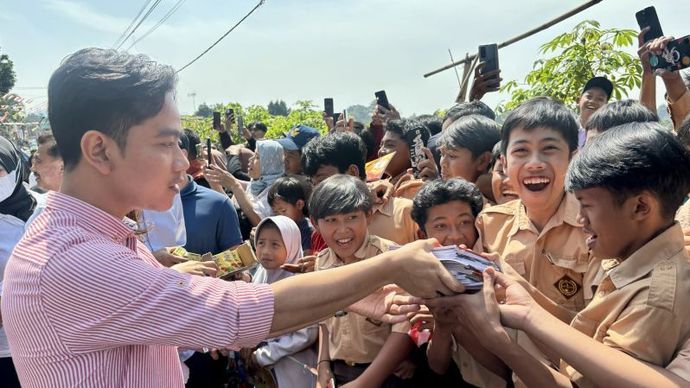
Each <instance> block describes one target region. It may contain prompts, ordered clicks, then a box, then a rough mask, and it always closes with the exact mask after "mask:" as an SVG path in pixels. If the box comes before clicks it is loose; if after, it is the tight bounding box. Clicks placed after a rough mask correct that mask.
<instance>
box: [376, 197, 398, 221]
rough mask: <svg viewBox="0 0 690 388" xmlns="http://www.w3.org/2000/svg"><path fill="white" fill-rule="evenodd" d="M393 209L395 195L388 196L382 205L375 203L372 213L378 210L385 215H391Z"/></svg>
mask: <svg viewBox="0 0 690 388" xmlns="http://www.w3.org/2000/svg"><path fill="white" fill-rule="evenodd" d="M394 209H395V197H390V198H388V201H386V203H384V204H382V205H376V206H374V208H373V211H372V215H373V214H374V213H376V212H379V213H381V214H383V215H385V216H386V217H392V216H393V210H394Z"/></svg>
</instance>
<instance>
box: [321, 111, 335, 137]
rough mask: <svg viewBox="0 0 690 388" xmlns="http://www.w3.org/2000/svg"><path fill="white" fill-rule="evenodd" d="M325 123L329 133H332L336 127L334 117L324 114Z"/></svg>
mask: <svg viewBox="0 0 690 388" xmlns="http://www.w3.org/2000/svg"><path fill="white" fill-rule="evenodd" d="M323 122H324V123H326V128H328V132H330V131H332V130H333V127H335V123H334V122H333V116H330V115H328V114H326V112H323Z"/></svg>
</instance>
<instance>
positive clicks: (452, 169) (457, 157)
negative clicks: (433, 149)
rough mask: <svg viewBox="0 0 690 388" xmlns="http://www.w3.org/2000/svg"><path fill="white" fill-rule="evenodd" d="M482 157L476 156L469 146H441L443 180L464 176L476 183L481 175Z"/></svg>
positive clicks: (463, 177)
mask: <svg viewBox="0 0 690 388" xmlns="http://www.w3.org/2000/svg"><path fill="white" fill-rule="evenodd" d="M480 159H481V158H474V157H473V156H472V152H471V151H470V150H468V149H467V148H456V147H445V146H444V147H441V177H442V178H443V180H448V179H451V178H462V179H464V180H466V181H468V182H472V183H474V182H475V181H476V180H477V177H479V175H481V171H480V169H481V166H480V164H481V160H480Z"/></svg>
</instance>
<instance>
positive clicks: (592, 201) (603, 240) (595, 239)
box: [575, 187, 638, 259]
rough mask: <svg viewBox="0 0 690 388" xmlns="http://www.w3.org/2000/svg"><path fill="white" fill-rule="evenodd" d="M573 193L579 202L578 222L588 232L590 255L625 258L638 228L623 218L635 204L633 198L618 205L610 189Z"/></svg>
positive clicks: (627, 218)
mask: <svg viewBox="0 0 690 388" xmlns="http://www.w3.org/2000/svg"><path fill="white" fill-rule="evenodd" d="M575 196H576V197H577V199H578V200H579V201H580V214H579V221H580V222H581V223H582V225H583V228H584V230H585V233H587V234H588V235H589V237H588V238H587V247H588V248H589V249H590V250H591V251H592V254H594V255H595V256H597V257H600V258H604V259H610V258H621V259H626V258H627V257H628V256H629V255H630V254H632V253H633V252H634V249H632V248H631V247H633V246H635V241H634V240H636V237H635V236H636V234H637V230H638V227H637V224H636V223H634V222H632V220H631V219H630V218H629V217H627V215H628V214H632V210H631V206H632V207H634V206H635V204H634V203H631V202H633V201H634V200H635V198H634V197H633V198H628V199H627V200H626V201H625V202H624V203H623V204H618V203H617V201H616V200H615V198H614V196H613V195H612V194H611V192H610V191H608V190H606V189H603V188H600V187H593V188H589V189H584V190H576V191H575ZM631 251H632V252H631Z"/></svg>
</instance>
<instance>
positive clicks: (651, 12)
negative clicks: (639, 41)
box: [635, 6, 664, 42]
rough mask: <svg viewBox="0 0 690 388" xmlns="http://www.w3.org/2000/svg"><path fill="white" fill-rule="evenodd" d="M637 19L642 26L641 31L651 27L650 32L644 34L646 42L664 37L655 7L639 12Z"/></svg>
mask: <svg viewBox="0 0 690 388" xmlns="http://www.w3.org/2000/svg"><path fill="white" fill-rule="evenodd" d="M635 18H636V19H637V24H638V25H639V26H640V30H643V29H645V28H646V27H649V31H647V32H645V34H644V41H645V42H649V41H650V40H652V39H656V38H660V37H662V36H664V33H663V32H662V31H661V24H660V23H659V18H658V17H657V16H656V9H655V8H654V7H653V6H652V7H647V8H645V9H643V10H641V11H638V12H637V13H636V14H635Z"/></svg>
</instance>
